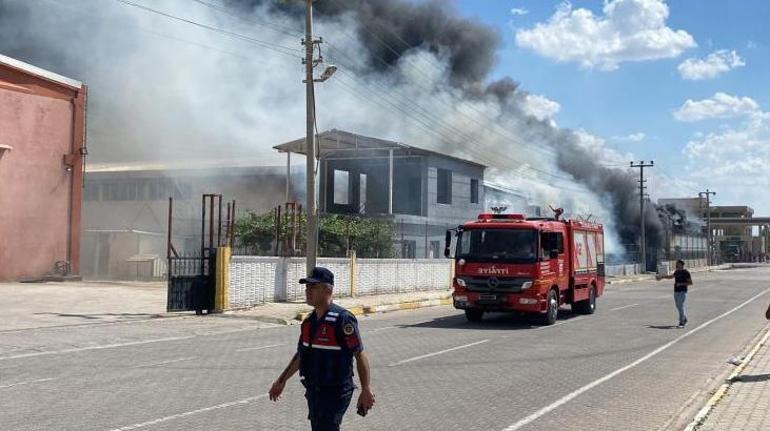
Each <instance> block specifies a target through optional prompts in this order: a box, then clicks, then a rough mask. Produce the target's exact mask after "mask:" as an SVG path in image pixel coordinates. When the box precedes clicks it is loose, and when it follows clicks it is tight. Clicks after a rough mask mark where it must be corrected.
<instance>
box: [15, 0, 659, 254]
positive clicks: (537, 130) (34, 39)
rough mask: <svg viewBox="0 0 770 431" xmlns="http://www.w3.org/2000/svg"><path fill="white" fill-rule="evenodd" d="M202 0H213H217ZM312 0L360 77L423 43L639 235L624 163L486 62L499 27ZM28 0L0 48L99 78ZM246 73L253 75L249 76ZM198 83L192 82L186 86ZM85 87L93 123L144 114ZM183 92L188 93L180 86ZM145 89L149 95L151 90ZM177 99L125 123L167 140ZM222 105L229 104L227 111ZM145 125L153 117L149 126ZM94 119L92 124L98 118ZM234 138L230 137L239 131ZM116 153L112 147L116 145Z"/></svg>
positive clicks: (388, 7)
mask: <svg viewBox="0 0 770 431" xmlns="http://www.w3.org/2000/svg"><path fill="white" fill-rule="evenodd" d="M206 1H207V2H210V3H216V2H215V1H214V0H206ZM190 4H192V3H190ZM226 4H228V5H229V7H231V8H232V9H231V10H232V11H234V12H235V13H237V14H242V15H243V16H245V17H248V16H253V15H254V14H261V13H265V10H267V11H268V14H269V15H270V16H266V17H265V16H262V17H261V18H262V19H263V20H271V19H272V18H274V17H280V18H282V19H283V18H287V17H288V18H291V21H292V22H294V23H296V24H297V28H298V29H301V23H302V15H303V13H304V2H302V1H289V0H227V2H226ZM314 5H315V6H314V7H315V11H316V13H315V16H316V18H317V19H318V20H327V21H333V20H344V19H352V20H353V21H354V22H355V24H356V26H354V27H352V28H346V29H344V30H345V31H349V32H353V33H354V35H355V37H356V38H357V39H358V41H359V42H360V44H361V45H362V47H363V48H364V52H363V55H364V57H365V58H364V61H363V66H361V65H357V66H356V67H358V68H359V69H358V70H356V74H357V75H360V76H364V77H365V76H367V75H380V76H390V75H392V74H393V66H395V65H397V64H398V63H399V61H400V60H402V59H403V58H404V57H405V56H407V55H410V54H414V53H416V52H429V53H432V54H435V56H436V57H438V58H440V59H442V60H443V61H445V62H446V64H447V76H446V78H445V82H443V83H441V84H439V85H443V86H446V87H447V88H450V89H452V90H453V92H459V94H461V95H462V97H463V98H465V99H467V100H469V101H479V100H481V101H486V100H493V101H494V102H495V103H496V104H497V105H499V106H500V108H501V111H502V112H500V113H499V116H498V117H496V118H491V119H489V121H490V122H500V123H511V124H516V125H517V126H518V127H517V131H516V133H517V134H519V135H520V136H517V138H520V139H521V140H522V141H526V142H529V143H530V144H532V145H535V146H542V147H543V148H547V149H549V150H552V151H553V152H554V153H555V154H556V156H555V166H556V169H558V172H554V173H555V174H559V175H563V174H567V175H568V176H570V177H571V178H573V179H574V181H575V183H576V184H580V185H583V186H585V187H586V188H587V189H588V190H591V191H593V192H594V193H595V194H596V195H597V196H599V197H600V199H601V200H602V201H603V202H604V204H605V205H606V206H607V207H608V208H610V213H611V214H612V217H613V221H614V223H613V226H614V227H615V229H616V230H617V233H618V237H619V239H620V242H621V243H622V244H625V245H628V246H632V245H635V244H637V243H638V238H639V233H640V232H639V231H640V228H639V224H640V218H639V217H640V214H639V199H638V189H637V183H636V178H635V177H634V176H633V175H632V174H630V173H628V172H627V171H626V170H621V169H611V168H607V167H604V166H602V165H601V164H600V163H599V161H598V160H599V158H598V157H597V154H596V153H595V152H592V151H591V149H588V148H586V147H585V146H584V145H583V144H582V143H581V140H580V137H579V136H578V135H577V134H576V133H574V132H572V131H570V130H565V129H560V128H558V127H556V126H555V125H553V124H552V123H551V122H549V121H548V120H538V119H536V118H534V117H531V116H528V115H526V113H525V112H524V111H523V109H522V106H521V103H520V101H519V100H520V99H519V98H518V97H519V96H521V95H522V94H526V93H524V92H523V91H522V90H521V89H520V88H519V85H518V84H517V83H516V82H515V81H514V80H513V79H512V78H502V79H499V80H494V81H493V80H492V79H491V72H492V70H493V67H494V66H495V62H496V59H497V50H498V49H499V48H500V47H501V45H502V36H501V35H500V34H499V33H498V32H497V31H496V30H495V29H493V28H491V27H490V26H488V25H485V24H483V23H481V22H478V21H476V20H473V19H469V18H463V17H461V16H459V14H458V13H457V12H456V11H455V10H454V9H453V7H452V5H451V2H448V1H445V0H428V1H410V0H322V1H317V2H315V3H314ZM32 7H33V6H32V4H31V2H26V1H22V0H0V52H4V53H7V54H11V55H18V56H19V57H20V58H21V59H22V60H28V61H31V62H33V63H36V64H39V65H41V66H43V67H49V68H52V69H54V70H57V71H60V72H61V73H65V74H68V75H71V76H73V77H76V78H79V77H81V76H83V77H84V78H85V79H86V80H88V81H94V80H96V79H94V78H90V77H89V71H90V70H93V67H89V66H91V65H89V64H88V63H87V62H84V63H78V62H73V61H68V58H70V57H71V56H72V50H75V49H77V46H76V45H77V44H73V43H69V44H67V49H69V50H70V51H66V50H62V49H57V47H55V46H53V45H52V44H51V39H50V38H40V37H38V36H37V35H36V34H35V33H36V30H35V29H34V26H32V25H31V24H30V25H23V23H25V22H30V21H34V20H35V17H36V16H37V15H30V10H31V8H32ZM124 9H125V8H124ZM180 13H181V11H180ZM282 22H283V20H282ZM72 28H74V27H72ZM81 28H82V30H78V31H80V32H85V31H88V30H89V28H88V27H87V26H82V25H81ZM73 31H75V30H73ZM117 33H119V32H117ZM325 36H326V37H327V38H330V37H334V36H335V35H333V34H327V35H325ZM113 37H114V38H115V39H116V42H115V45H116V46H118V44H119V45H120V46H121V47H122V48H126V47H127V48H129V49H132V48H133V49H134V50H133V51H129V52H128V54H130V55H135V56H137V55H141V54H142V51H141V49H140V48H143V47H141V46H139V44H138V43H137V44H135V45H134V44H132V41H129V42H128V43H126V42H125V41H122V40H120V38H121V35H120V34H116V35H113ZM339 38H341V37H339ZM295 43H296V41H295ZM103 48H104V51H106V52H109V51H110V49H109V48H110V46H104V47H103ZM110 53H111V52H110ZM96 54H98V53H94V56H93V59H94V60H93V61H95V62H98V63H99V64H98V66H99V67H103V66H101V65H102V64H103V63H104V62H105V61H109V60H103V59H101V58H99V57H97V56H96ZM111 54H112V53H111ZM118 54H124V55H126V53H121V51H120V50H119V49H115V55H118ZM169 55H173V52H169ZM184 67H187V66H184ZM189 67H190V68H196V67H198V65H195V64H191V65H189ZM223 67H227V65H223ZM230 67H232V66H230ZM153 73H156V72H153ZM156 75H157V73H156ZM174 76H175V75H174V74H171V73H169V76H168V79H169V80H171V81H174V80H176V78H175V77H174ZM246 78H248V79H251V76H247V77H246ZM246 78H244V79H243V80H242V82H243V84H242V83H241V80H238V81H237V85H233V88H232V89H231V91H232V98H233V99H234V100H237V99H236V98H237V96H238V93H240V91H239V89H240V88H246V86H248V85H249V83H250V81H249V80H248V79H246ZM166 79H167V77H166V76H160V75H158V79H157V80H156V81H154V82H158V83H159V82H165V80H166ZM106 80H108V79H105V81H106ZM119 84H120V83H116V85H115V88H119V87H120V86H119ZM220 85H222V82H220V81H216V82H212V83H211V86H212V87H214V86H220ZM158 88H160V86H158V87H155V88H153V89H146V90H147V91H148V94H149V92H154V91H156V90H157V89H158ZM437 90H438V89H437ZM194 91H195V90H193V89H190V92H191V93H192V92H194ZM276 91H278V90H276ZM285 91H286V94H289V93H291V94H297V92H295V91H294V89H286V90H285ZM91 94H92V97H93V99H94V100H95V101H96V103H95V104H93V105H91V107H92V108H94V109H92V111H94V112H98V111H102V112H103V113H102V114H100V115H101V116H102V117H104V119H103V120H102V121H99V120H100V119H99V118H98V117H96V116H95V118H94V120H95V121H96V122H97V123H101V124H106V125H108V126H110V125H111V124H110V123H111V122H112V125H114V126H115V127H114V130H120V127H122V128H124V129H127V127H126V126H125V125H123V119H124V118H132V117H140V118H141V116H140V115H136V114H134V113H133V112H130V111H129V112H128V114H127V115H126V109H125V105H127V103H125V100H123V99H121V97H124V96H125V95H126V94H131V93H130V92H124V94H123V95H121V97H114V98H110V97H109V96H107V95H104V94H99V92H96V91H94V92H92V93H91ZM186 94H187V93H184V95H186ZM298 94H301V92H299V93H298ZM174 96H179V94H176V93H175V94H174ZM279 96H280V97H279ZM148 98H150V99H151V97H149V96H148ZM177 99H181V100H182V101H185V99H184V98H183V97H175V98H170V101H169V102H167V103H166V104H165V105H162V106H160V107H156V109H158V110H159V111H161V110H162V113H161V114H157V115H156V114H154V113H153V114H152V115H150V114H148V115H146V121H143V122H140V123H139V124H135V125H131V127H130V129H131V130H128V131H127V132H125V133H132V134H134V135H138V137H137V138H136V139H135V140H136V141H137V142H138V143H139V144H143V142H142V141H141V139H140V138H145V137H147V138H148V139H147V143H148V144H149V145H154V146H157V147H160V146H161V144H167V142H162V141H160V140H158V139H157V136H156V135H157V133H155V132H154V131H153V130H155V129H160V128H161V126H164V125H165V124H161V125H158V124H155V123H154V122H153V121H151V120H154V119H156V118H167V116H168V115H169V114H170V113H173V112H174V110H173V109H166V107H167V106H168V107H177V106H178V105H179V102H178V100H177ZM274 99H275V100H276V101H283V100H287V99H288V96H286V95H285V94H279V95H277V96H275V97H274ZM99 100H101V102H99ZM136 102H137V103H134V104H133V105H132V106H131V109H133V110H134V111H136V110H137V109H141V107H142V106H145V105H143V103H146V101H145V100H138V101H136ZM118 104H122V105H124V106H123V109H118V108H117V107H116V105H118ZM230 105H233V106H237V105H238V103H231V104H227V105H223V106H215V107H212V109H211V110H210V112H212V113H217V112H220V111H225V110H226V109H230V108H231V106H230ZM110 108H114V110H115V111H116V112H119V113H120V115H118V114H115V115H112V116H110V115H108V114H104V112H106V111H108V110H109V109H110ZM225 113H226V114H229V111H228V112H225ZM184 114H185V111H181V113H180V114H177V117H179V119H178V121H176V122H175V123H177V124H185V125H190V128H191V130H190V133H189V135H190V136H183V137H184V138H185V139H186V140H187V141H190V142H193V141H195V140H199V141H205V142H209V141H217V140H221V136H219V135H220V134H221V133H223V132H225V131H227V130H229V127H220V128H210V129H209V130H206V131H205V132H208V133H210V134H211V135H207V134H203V133H201V130H200V129H195V128H194V126H195V125H196V123H199V122H200V121H196V120H197V119H198V117H197V116H195V115H193V116H192V118H188V117H187V116H186V115H184ZM262 114H263V113H262V112H260V113H259V115H262ZM243 115H244V113H243V112H242V111H238V110H235V111H234V115H230V117H232V119H233V122H234V123H235V124H236V125H238V126H241V125H244V124H245V125H246V126H248V125H249V124H250V122H252V123H253V122H254V117H248V116H246V117H244V118H240V116H243ZM227 125H228V126H230V125H231V124H230V123H228V124H227ZM150 126H154V128H152V127H150ZM97 127H98V126H94V128H97ZM109 130H113V129H109ZM137 130H138V131H145V130H149V132H146V133H144V134H138V133H137ZM300 130H301V129H300ZM173 131H174V134H176V135H178V134H179V129H178V128H174V129H173ZM158 133H160V132H158ZM291 133H294V132H291ZM106 134H107V133H106V132H104V131H103V132H102V135H106ZM149 138H153V139H149ZM104 139H107V138H104ZM231 140H235V138H232V139H231ZM415 144H418V143H415ZM508 144H509V145H508V146H507V147H503V146H500V145H494V146H495V147H496V148H495V150H496V151H499V152H508V153H525V152H527V151H530V150H529V149H528V148H525V147H521V146H519V145H518V144H517V143H514V142H509V143H508ZM180 145H181V144H180ZM123 147H125V145H124V146H123ZM123 147H121V148H122V151H125V149H124V148H123ZM454 149H456V148H453V150H454ZM473 151H474V150H472V149H469V150H468V151H467V153H469V154H473ZM115 153H116V154H117V152H115ZM120 154H121V157H127V154H128V153H127V152H125V153H120ZM482 160H483V159H482ZM503 168H510V169H513V168H515V167H514V166H510V167H508V166H504V167H503ZM647 211H648V212H647V214H646V215H645V220H646V232H647V238H648V244H650V245H652V246H653V247H654V246H656V245H658V244H659V243H660V241H661V238H662V226H661V223H660V219H659V218H658V217H657V215H656V210H655V208H653V207H652V206H651V205H650V206H648V210H647Z"/></svg>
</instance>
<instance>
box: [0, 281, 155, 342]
mask: <svg viewBox="0 0 770 431" xmlns="http://www.w3.org/2000/svg"><path fill="white" fill-rule="evenodd" d="M0 298H2V302H3V306H2V310H3V317H2V319H0V331H8V330H19V329H28V328H41V327H53V326H66V325H80V324H93V323H112V322H117V321H125V320H142V319H153V318H158V317H163V316H164V315H165V311H166V283H165V282H134V281H132V282H109V281H99V282H96V281H66V282H46V283H0Z"/></svg>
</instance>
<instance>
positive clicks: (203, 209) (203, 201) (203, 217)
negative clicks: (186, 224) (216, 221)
mask: <svg viewBox="0 0 770 431" xmlns="http://www.w3.org/2000/svg"><path fill="white" fill-rule="evenodd" d="M205 247H206V195H203V196H201V257H203V249H204V248H205Z"/></svg>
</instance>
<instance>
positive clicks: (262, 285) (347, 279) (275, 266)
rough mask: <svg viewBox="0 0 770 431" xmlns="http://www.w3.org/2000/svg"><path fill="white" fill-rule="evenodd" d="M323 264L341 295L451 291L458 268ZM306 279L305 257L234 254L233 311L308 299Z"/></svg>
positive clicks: (431, 262) (411, 262) (414, 262)
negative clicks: (303, 278) (452, 278)
mask: <svg viewBox="0 0 770 431" xmlns="http://www.w3.org/2000/svg"><path fill="white" fill-rule="evenodd" d="M318 265H320V266H324V267H326V268H329V269H330V270H331V271H332V272H333V273H334V289H335V291H334V295H335V296H336V297H349V296H351V295H357V296H367V295H382V294H388V293H410V292H420V291H431V290H442V289H446V290H449V286H450V277H451V269H452V268H451V262H450V261H447V260H443V259H442V260H438V259H355V258H353V259H347V258H319V259H318ZM304 275H305V259H304V258H294V257H268V256H264V257H263V256H233V257H232V259H231V260H230V301H229V302H230V306H229V308H244V307H250V306H253V305H259V304H263V303H265V302H275V301H302V300H304V298H305V288H304V286H302V285H300V284H299V283H298V282H297V281H298V280H299V279H300V278H302V277H304Z"/></svg>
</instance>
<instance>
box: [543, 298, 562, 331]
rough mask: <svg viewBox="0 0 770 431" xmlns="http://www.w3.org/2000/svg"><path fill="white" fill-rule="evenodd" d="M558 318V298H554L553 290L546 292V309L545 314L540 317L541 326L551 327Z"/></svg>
mask: <svg viewBox="0 0 770 431" xmlns="http://www.w3.org/2000/svg"><path fill="white" fill-rule="evenodd" d="M558 317H559V297H558V296H556V291H555V290H551V291H550V292H548V309H546V311H545V314H543V315H541V316H540V319H541V323H542V324H543V325H553V324H554V323H556V319H557V318H558Z"/></svg>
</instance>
